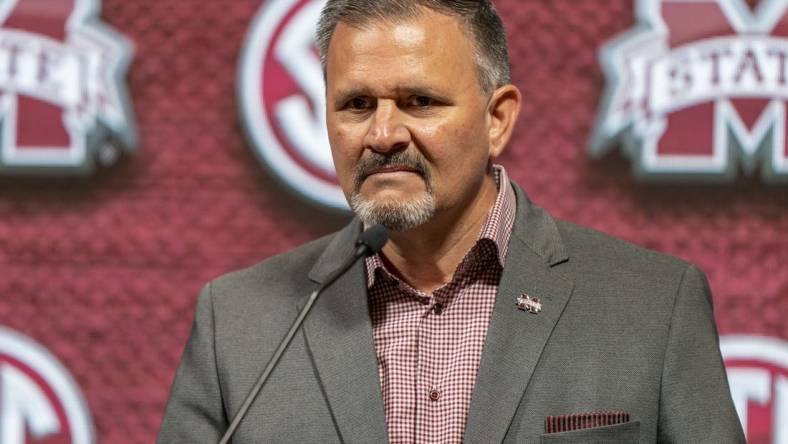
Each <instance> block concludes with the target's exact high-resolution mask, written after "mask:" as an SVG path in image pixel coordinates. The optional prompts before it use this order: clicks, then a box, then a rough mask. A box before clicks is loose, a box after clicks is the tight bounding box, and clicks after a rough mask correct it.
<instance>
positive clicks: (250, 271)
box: [209, 233, 336, 303]
mask: <svg viewBox="0 0 788 444" xmlns="http://www.w3.org/2000/svg"><path fill="white" fill-rule="evenodd" d="M334 236H336V233H333V234H330V235H327V236H323V237H321V238H319V239H316V240H313V241H311V242H308V243H306V244H303V245H301V246H298V247H296V248H294V249H292V250H289V251H287V252H284V253H280V254H277V255H274V256H271V257H269V258H267V259H264V260H262V261H260V262H258V263H256V264H254V265H252V266H250V267H247V268H243V269H240V270H235V271H231V272H229V273H226V274H224V275H222V276H219V277H217V278H215V279H214V280H212V281H211V282H210V283H209V285H210V287H211V293H212V294H213V296H214V298H215V299H217V302H219V301H221V300H225V302H232V303H238V302H243V301H244V300H245V299H249V298H251V299H254V300H259V299H260V298H261V295H263V294H264V295H265V299H268V300H272V299H273V301H271V302H276V300H278V299H281V298H286V299H289V300H290V301H292V300H294V299H292V298H300V297H303V296H304V294H305V292H306V291H307V290H308V289H309V287H310V285H311V281H310V280H309V278H308V277H307V275H308V274H309V271H310V269H311V268H312V267H313V266H314V265H315V263H316V262H317V260H318V258H319V257H320V255H321V254H322V253H323V252H324V250H325V249H326V247H327V246H328V244H329V243H330V242H331V240H332V239H333V238H334ZM282 302H285V301H282Z"/></svg>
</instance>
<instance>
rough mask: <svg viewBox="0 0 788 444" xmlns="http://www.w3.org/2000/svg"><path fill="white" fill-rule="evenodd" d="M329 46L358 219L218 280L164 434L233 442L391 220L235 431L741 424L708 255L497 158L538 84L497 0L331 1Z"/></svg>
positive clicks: (716, 433)
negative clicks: (302, 317) (655, 236)
mask: <svg viewBox="0 0 788 444" xmlns="http://www.w3.org/2000/svg"><path fill="white" fill-rule="evenodd" d="M318 44H319V46H320V49H321V54H322V57H323V63H324V68H325V78H326V89H327V91H326V94H327V95H326V97H327V123H328V131H329V139H330V142H331V149H332V153H333V158H334V163H335V166H336V170H337V175H338V178H339V182H340V184H341V186H342V189H343V190H344V192H345V194H346V196H347V198H348V201H349V202H350V203H351V207H352V208H353V210H354V212H355V213H356V215H357V219H355V220H354V221H353V222H351V224H350V225H349V226H348V227H346V228H345V229H343V230H342V231H340V232H338V233H336V234H334V235H331V236H328V237H326V238H323V239H319V240H317V241H315V242H313V243H310V244H307V245H305V246H302V247H300V248H297V249H296V250H293V251H291V252H289V253H286V254H283V255H280V256H277V257H274V258H271V259H269V260H267V261H264V262H262V263H261V264H258V265H255V266H253V267H251V268H249V269H246V270H242V271H239V272H235V273H231V274H229V275H227V276H224V277H221V278H219V279H217V280H215V281H214V282H212V283H210V284H209V285H208V286H207V287H206V289H205V290H204V291H203V293H202V294H201V295H200V298H199V301H198V304H197V312H196V317H195V325H194V329H193V331H192V334H191V337H190V339H189V342H188V344H187V347H186V351H185V353H184V356H183V361H182V363H181V366H180V368H179V370H178V374H177V376H176V380H175V383H174V386H173V390H172V394H171V399H170V402H169V405H168V407H167V412H166V415H165V419H164V423H163V425H162V430H161V433H160V436H159V442H162V443H164V442H215V441H217V440H218V438H219V437H220V436H221V434H222V433H223V432H224V430H225V429H226V428H227V426H228V422H229V420H230V419H231V418H232V417H233V415H234V414H235V413H236V412H237V411H238V409H239V407H240V405H241V403H242V402H243V400H244V398H245V396H246V394H247V392H248V391H249V390H250V388H251V387H252V385H253V384H254V382H255V379H256V378H257V376H258V375H259V372H260V370H261V369H262V368H263V367H264V365H265V363H266V362H267V361H268V360H269V358H270V357H271V355H272V353H273V350H274V349H275V347H276V346H277V344H278V342H279V341H280V339H281V338H282V337H283V335H284V333H285V331H286V330H287V328H288V327H289V325H290V323H291V322H292V320H293V319H294V317H295V315H296V313H297V310H298V309H299V307H300V306H302V304H303V302H304V299H305V297H306V295H307V294H308V293H309V292H310V291H312V290H313V289H314V288H316V286H317V285H319V284H320V282H321V281H323V280H324V279H325V278H326V276H327V275H328V274H329V273H331V272H332V271H333V269H334V268H335V267H336V266H337V264H339V263H340V262H342V261H343V260H345V259H346V258H347V257H348V256H349V255H350V254H352V250H353V243H354V241H355V239H356V238H357V236H358V234H359V232H360V231H361V230H362V227H363V226H371V225H374V224H377V223H382V224H383V225H385V226H387V227H388V228H389V229H390V240H389V242H388V243H387V244H386V246H385V247H384V249H383V250H382V252H381V253H379V254H377V255H375V256H373V257H371V258H368V259H367V260H366V261H363V262H359V263H358V264H357V266H355V267H354V268H352V269H351V270H350V271H349V272H348V273H347V274H346V275H344V276H343V277H342V278H340V279H339V280H338V281H337V282H336V283H334V284H333V285H332V286H330V287H328V289H327V290H326V291H325V293H323V295H322V296H321V299H319V300H318V302H317V303H316V305H315V308H314V309H313V311H312V313H311V314H310V317H309V318H307V321H306V323H305V325H304V328H303V331H302V332H301V333H299V335H298V336H297V337H296V339H295V340H294V341H293V343H292V344H291V346H290V348H289V349H288V351H287V353H286V354H285V355H284V357H283V359H282V361H281V363H280V365H279V367H278V368H277V369H276V371H275V372H274V373H273V374H272V376H271V378H270V380H269V381H268V383H267V384H266V386H265V387H264V388H263V390H262V392H261V393H260V395H259V396H258V398H257V400H256V402H255V403H254V404H253V405H252V408H251V410H250V411H249V413H248V415H247V416H246V418H245V419H244V421H243V422H242V424H241V426H240V428H239V429H238V431H237V433H236V434H235V441H234V442H248V443H258V442H299V443H300V442H321V443H322V442H362V443H378V442H385V441H387V440H388V441H390V442H396V443H403V442H405V443H410V442H419V443H421V442H461V441H462V442H466V443H477V442H485V443H486V442H518V443H519V442H523V443H525V442H540V441H541V442H555V443H557V442H657V441H659V442H693V443H695V442H710V443H728V442H730V443H738V442H744V438H743V436H742V431H741V427H740V425H739V422H738V419H737V416H736V413H735V412H734V409H733V406H732V402H731V399H730V395H729V392H728V385H727V381H726V377H725V373H724V369H723V366H722V361H721V358H720V353H719V351H718V348H717V346H718V345H717V341H718V339H717V334H716V328H715V325H714V320H713V313H712V307H711V300H710V296H709V290H708V286H707V284H706V280H705V278H704V276H703V275H702V273H701V272H700V271H698V269H696V268H695V267H693V266H691V265H688V264H687V263H685V262H682V261H680V260H678V259H674V258H670V257H667V256H664V255H660V254H658V253H653V252H649V251H646V250H643V249H640V248H638V247H635V246H632V245H629V244H626V243H624V242H621V241H617V240H613V239H611V238H608V237H606V236H604V235H602V234H599V233H596V232H593V231H591V230H588V229H584V228H580V227H577V226H574V225H571V224H569V223H566V222H561V221H557V220H554V219H553V218H551V217H550V216H549V215H548V214H547V213H546V212H545V211H544V210H542V209H540V208H539V207H537V206H535V205H534V204H533V203H531V202H530V201H529V200H528V198H527V197H526V196H525V194H524V193H523V191H522V190H520V188H519V187H517V186H516V185H515V184H513V183H511V182H509V180H508V179H507V174H506V171H505V170H504V169H503V168H502V167H500V166H497V165H494V164H493V160H494V159H495V158H496V157H497V156H498V155H499V154H500V153H501V152H502V151H503V149H504V147H505V146H506V144H507V142H508V141H509V138H510V136H511V133H512V129H513V126H514V124H515V121H516V120H517V115H518V112H519V109H520V103H521V100H522V99H521V95H520V92H519V91H518V89H517V88H516V87H514V86H513V85H511V84H510V81H509V65H508V56H507V51H506V40H505V34H504V31H503V27H502V25H501V21H500V19H499V17H498V15H497V13H496V12H495V10H494V8H493V6H492V5H491V4H490V3H489V2H488V1H485V0H421V1H418V0H410V1H408V0H331V1H329V2H328V5H327V6H326V8H325V9H324V11H323V13H322V16H321V21H320V26H319V30H318ZM603 411H615V412H618V413H616V414H596V415H594V414H593V412H603ZM584 414H585V417H586V418H592V419H590V420H584V421H581V420H574V421H571V423H570V424H568V423H567V421H557V422H556V423H553V422H551V421H549V420H547V418H548V417H549V416H558V415H578V416H577V417H583V415H584ZM546 421H547V424H546ZM602 424H613V425H604V426H603V425H602ZM546 427H547V429H548V431H549V432H551V433H546V430H545V428H546Z"/></svg>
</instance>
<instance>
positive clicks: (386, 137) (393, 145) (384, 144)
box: [364, 100, 411, 154]
mask: <svg viewBox="0 0 788 444" xmlns="http://www.w3.org/2000/svg"><path fill="white" fill-rule="evenodd" d="M402 117H403V116H402V115H401V111H400V110H399V108H398V107H397V104H396V103H395V102H394V101H389V100H379V101H378V104H377V107H376V108H375V113H374V114H373V115H372V118H371V119H370V125H369V129H368V130H367V134H366V135H365V136H364V146H365V147H366V148H368V149H371V150H373V151H376V152H378V153H381V154H387V153H391V152H396V151H402V150H405V149H407V148H408V146H409V145H410V142H411V135H410V131H409V130H408V128H407V127H406V126H405V125H404V124H403V121H402Z"/></svg>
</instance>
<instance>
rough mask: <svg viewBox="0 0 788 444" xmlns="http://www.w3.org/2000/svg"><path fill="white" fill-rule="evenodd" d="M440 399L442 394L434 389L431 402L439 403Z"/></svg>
mask: <svg viewBox="0 0 788 444" xmlns="http://www.w3.org/2000/svg"><path fill="white" fill-rule="evenodd" d="M439 399H441V392H439V391H437V390H435V389H432V390H431V391H430V400H432V401H437V400H439Z"/></svg>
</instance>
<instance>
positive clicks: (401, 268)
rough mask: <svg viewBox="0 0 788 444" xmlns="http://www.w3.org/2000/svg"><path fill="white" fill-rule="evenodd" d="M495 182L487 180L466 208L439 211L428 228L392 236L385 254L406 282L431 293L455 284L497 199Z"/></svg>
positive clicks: (424, 225) (428, 223)
mask: <svg viewBox="0 0 788 444" xmlns="http://www.w3.org/2000/svg"><path fill="white" fill-rule="evenodd" d="M497 193H498V191H497V187H496V186H495V180H494V179H493V178H492V177H491V176H487V177H486V178H485V179H484V181H483V182H482V185H481V187H480V189H479V192H478V193H476V195H475V197H474V198H473V199H471V200H470V201H469V202H468V203H467V204H466V205H464V206H460V208H458V209H456V210H454V211H437V212H436V214H435V215H434V216H433V217H432V218H431V219H430V220H429V221H428V222H427V223H425V224H423V225H420V226H418V227H416V228H414V229H412V230H408V231H399V232H392V233H391V234H390V238H389V242H388V243H387V244H386V246H385V247H384V248H383V254H384V255H385V257H386V259H387V260H388V261H389V263H390V264H391V265H392V266H393V268H394V272H395V273H397V274H399V277H400V278H402V279H403V280H404V281H405V282H407V283H408V284H410V285H411V286H412V287H413V288H416V289H418V290H421V291H424V292H426V293H431V292H432V291H434V290H436V289H437V288H439V287H441V286H442V285H444V284H446V283H448V282H450V281H451V279H452V277H453V276H454V271H455V270H456V269H457V266H458V265H459V263H460V261H462V259H463V258H464V257H465V254H466V253H467V252H468V250H470V249H471V247H473V245H474V244H475V243H476V241H477V237H478V235H479V231H480V230H481V228H482V225H483V224H484V222H485V220H486V219H487V214H488V213H489V211H490V209H491V208H492V206H493V204H494V203H495V198H496V195H497Z"/></svg>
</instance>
